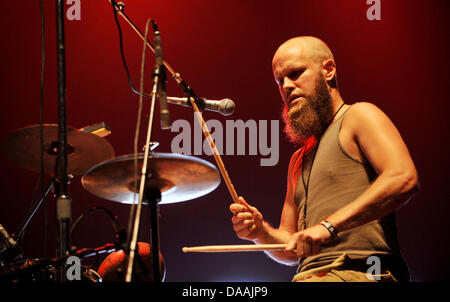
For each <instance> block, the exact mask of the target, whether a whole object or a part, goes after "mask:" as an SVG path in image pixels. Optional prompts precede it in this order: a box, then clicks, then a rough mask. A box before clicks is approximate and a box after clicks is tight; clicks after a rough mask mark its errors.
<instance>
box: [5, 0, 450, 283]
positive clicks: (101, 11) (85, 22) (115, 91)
mask: <svg viewBox="0 0 450 302" xmlns="http://www.w3.org/2000/svg"><path fill="white" fill-rule="evenodd" d="M44 2H45V3H44V6H45V7H44V10H45V20H46V31H45V34H46V47H47V48H46V56H47V63H46V66H45V68H46V69H45V70H46V72H45V76H46V82H45V107H44V111H45V112H44V121H45V122H46V123H57V121H58V116H57V99H56V91H57V90H56V41H55V40H56V31H55V24H56V21H55V7H54V1H44ZM126 4H127V7H126V12H127V14H128V16H129V17H130V18H131V19H132V20H133V21H134V22H135V23H136V24H137V25H138V26H139V28H140V29H141V30H142V31H143V30H144V25H145V22H146V20H147V18H153V19H155V20H156V21H157V22H158V25H159V29H160V31H161V35H162V41H163V50H164V56H165V59H166V60H167V61H168V62H169V64H170V65H171V66H172V67H174V69H175V70H176V71H178V72H179V73H181V75H182V76H183V78H184V79H185V81H186V82H187V83H188V84H190V85H191V86H192V87H193V88H194V90H195V91H196V92H197V94H198V95H200V96H204V97H208V98H211V99H215V98H216V99H221V98H225V97H228V98H231V99H233V100H234V101H235V103H236V111H235V113H234V114H233V115H232V116H230V117H227V118H225V117H223V116H221V115H218V114H215V113H210V112H206V113H205V114H204V117H205V119H218V120H221V121H223V123H225V120H226V119H233V120H238V119H243V120H244V121H247V120H249V119H254V120H256V121H259V120H276V119H279V113H280V109H281V99H280V97H279V95H278V91H277V87H276V85H275V83H274V81H273V76H272V74H271V58H272V55H273V53H274V51H275V50H276V48H277V47H278V45H280V44H281V43H282V42H284V41H285V40H287V39H288V38H291V37H293V36H297V35H315V36H318V37H320V38H322V39H323V40H325V41H326V42H327V43H328V44H329V45H330V47H331V48H332V50H333V52H334V55H335V58H336V61H337V66H338V74H339V87H340V90H341V93H342V95H343V98H344V99H345V100H346V101H347V103H353V102H355V101H360V100H366V101H370V102H373V103H375V104H376V105H377V106H379V107H380V108H381V109H382V110H384V111H385V112H386V113H387V114H388V115H389V116H390V118H391V119H392V120H393V121H394V123H395V124H396V126H397V127H398V129H399V131H400V132H401V134H402V136H403V138H404V140H405V142H406V144H407V145H408V147H409V149H410V152H411V155H412V157H413V159H414V161H415V163H416V166H417V169H418V170H419V173H420V181H421V192H420V193H419V194H418V195H417V196H416V197H415V198H414V199H413V200H412V201H411V202H410V203H409V204H407V205H405V206H404V207H402V208H401V209H400V210H399V211H398V226H399V232H400V241H401V244H402V247H403V253H404V256H405V258H406V260H407V261H408V263H409V266H410V270H411V273H412V280H414V281H435V280H444V279H445V278H446V277H444V276H446V275H447V271H448V269H449V263H450V261H449V260H448V255H449V252H450V248H449V244H448V234H449V230H450V228H449V223H448V222H447V216H448V215H447V213H448V211H449V208H450V206H449V202H448V201H449V197H448V195H449V194H448V193H449V189H448V187H449V186H448V184H447V180H448V175H447V170H448V167H449V159H448V156H447V155H448V152H447V149H448V143H447V141H448V139H449V131H448V122H447V116H448V114H449V110H448V106H447V101H448V97H447V93H448V82H449V81H448V79H449V77H448V70H449V63H448V53H449V50H450V49H449V47H448V45H447V44H448V43H447V42H448V37H449V31H448V25H449V24H448V23H449V22H448V20H447V14H448V11H449V10H448V9H449V7H448V1H445V0H434V1H425V0H422V1H407V0H401V1H386V0H381V20H380V21H369V20H367V18H366V11H367V9H368V8H369V5H367V4H366V1H364V0H358V1H355V0H352V1H350V0H346V1H333V0H318V1H287V0H279V1H222V0H220V1H219V0H216V1H205V0H193V1H181V0H172V1H144V0H128V1H126ZM2 10H3V14H2V19H1V22H2V24H1V26H0V35H1V37H2V39H1V41H2V42H1V43H2V47H1V63H2V64H1V65H2V67H1V81H0V98H1V101H0V138H1V139H3V138H4V137H5V136H6V135H7V134H8V133H10V132H12V131H14V130H16V129H18V128H21V127H25V126H28V125H32V124H37V123H38V122H39V76H40V63H41V62H40V56H41V43H40V14H39V6H38V1H10V2H9V3H8V5H6V6H3V7H2ZM120 21H121V24H122V29H123V33H124V48H125V52H126V56H127V59H128V64H129V68H130V70H131V73H132V77H133V82H134V85H135V86H136V87H138V85H139V68H140V63H141V52H142V41H141V40H140V39H139V38H138V37H137V36H136V34H135V33H134V32H133V31H132V30H131V29H130V27H129V26H128V25H127V24H125V23H124V22H123V20H122V19H120ZM65 26H66V48H67V50H66V56H67V58H66V62H67V115H68V125H70V126H72V127H76V128H81V127H83V126H85V125H90V124H94V123H97V122H102V121H104V122H106V123H107V124H108V125H109V126H110V127H111V129H112V134H111V135H109V136H108V137H107V140H108V141H109V142H110V143H111V144H112V145H113V146H114V148H115V152H116V156H119V155H124V154H130V153H132V151H133V137H134V131H135V124H136V115H137V105H138V96H137V95H135V94H134V93H132V92H131V91H130V87H129V85H128V83H127V78H126V75H125V72H124V68H123V65H122V62H121V60H120V53H119V43H118V34H117V28H116V26H115V23H114V19H113V14H112V9H111V6H110V5H109V2H108V1H106V0H96V1H92V0H90V1H87V0H81V20H79V21H67V20H66V23H65ZM147 58H148V60H147V62H146V70H147V73H146V78H147V80H146V90H147V91H149V90H150V89H151V84H152V83H151V77H150V76H151V70H152V68H153V65H154V59H153V55H152V54H151V53H150V52H148V53H147ZM168 95H171V96H182V91H181V89H180V88H179V87H178V86H177V85H176V84H175V82H174V81H172V80H171V79H169V83H168ZM147 105H148V103H147ZM147 108H148V106H146V107H145V110H147ZM170 110H171V116H172V120H176V119H181V118H182V119H187V120H189V121H190V122H191V125H193V122H194V121H193V115H192V113H191V111H190V110H189V109H188V108H183V107H175V106H173V105H170ZM280 126H282V124H281V122H280ZM281 128H282V127H280V160H279V163H278V165H276V166H274V167H260V166H259V161H260V157H261V156H236V155H234V156H223V157H222V159H223V161H224V163H225V166H226V167H227V170H228V172H229V174H230V177H231V179H232V181H233V183H234V186H235V187H236V190H237V191H238V194H240V195H243V196H245V197H246V199H247V201H248V202H250V203H252V204H253V205H255V206H257V207H258V208H259V209H260V210H261V212H262V213H263V215H264V217H265V219H266V220H267V221H269V222H270V223H271V224H272V225H274V226H277V225H278V223H279V217H280V212H281V206H282V204H283V201H284V194H285V191H286V168H287V164H288V160H289V158H290V156H291V154H292V153H293V152H294V151H295V148H294V146H292V145H291V144H289V143H288V142H286V140H285V139H284V135H283V133H282V129H281ZM142 129H145V125H144V126H143V128H142ZM142 132H145V131H144V130H142ZM175 135H176V133H171V132H170V131H162V130H160V129H159V118H158V117H157V115H156V119H155V123H154V132H153V140H156V141H159V142H160V143H161V145H160V146H159V147H158V149H157V151H159V152H170V142H171V139H172V138H173V137H174V136H175ZM141 144H142V143H141ZM36 152H38V150H36ZM199 157H201V158H204V159H206V160H208V161H210V162H212V163H214V159H213V157H210V156H206V155H203V156H199ZM0 167H1V178H2V179H1V180H2V181H1V182H0V192H1V199H0V224H2V225H3V226H4V227H5V228H6V229H7V230H8V231H10V232H11V233H12V232H14V231H16V229H17V228H18V226H19V225H20V223H21V221H22V220H23V219H24V218H25V216H26V213H27V211H28V208H29V206H30V201H31V198H32V194H33V190H34V186H35V183H36V181H37V179H38V174H37V173H34V172H29V171H27V170H24V169H22V168H19V167H17V166H15V165H14V164H12V163H10V162H8V161H6V160H5V159H4V158H3V157H1V158H0ZM69 193H70V196H71V197H72V199H73V207H72V210H73V218H74V219H76V218H77V217H78V216H79V215H80V214H82V213H83V212H85V211H86V210H88V209H89V208H91V207H94V206H104V207H107V208H109V209H110V210H112V211H113V212H114V213H115V214H117V215H118V216H119V218H120V221H121V223H122V224H123V225H125V226H126V225H127V220H128V210H129V206H128V205H122V204H118V203H114V202H111V201H107V200H103V199H101V198H98V197H95V196H93V195H92V194H90V193H88V192H87V191H85V190H84V189H83V188H82V186H81V184H80V176H77V177H75V179H74V180H73V181H72V183H71V184H70V185H69ZM47 202H48V209H49V222H50V229H49V233H48V234H49V243H48V249H49V256H54V246H55V244H54V239H55V236H54V234H55V231H54V199H53V197H51V196H50V197H49V198H48V199H47ZM230 202H231V198H230V196H229V194H228V192H227V190H226V187H225V184H224V183H223V182H222V183H221V184H220V186H219V187H218V188H217V189H216V190H215V191H213V192H212V193H210V194H208V195H206V196H203V197H201V198H198V199H196V200H192V201H188V202H185V203H177V204H169V205H162V206H161V217H160V236H161V251H162V254H163V256H164V258H165V260H166V269H167V278H166V280H167V281H290V279H291V277H292V276H293V274H294V271H295V268H293V267H286V266H282V265H280V264H277V263H275V262H273V261H271V260H270V259H269V258H268V257H266V256H265V255H264V253H224V254H184V253H183V252H182V251H181V248H182V247H183V246H196V245H212V244H241V243H246V242H243V241H242V240H240V239H238V238H236V237H235V235H234V232H233V230H232V227H231V222H230V219H231V215H230V213H229V211H228V206H229V204H230ZM145 217H146V216H145V212H144V216H143V218H144V219H143V224H142V227H141V230H142V231H141V234H140V240H142V241H146V240H147V238H148V224H147V222H146V221H145ZM43 230H44V228H43V209H40V210H39V212H38V213H37V215H36V216H35V217H34V218H33V220H32V222H31V224H30V226H29V228H28V230H27V232H26V235H25V238H24V245H23V248H24V250H25V255H26V257H28V258H35V257H43V251H44V246H43V237H44V235H43ZM112 238H113V232H112V229H111V226H110V224H109V221H108V219H107V218H106V217H105V216H104V215H102V214H101V213H94V214H92V215H91V216H89V217H88V218H87V219H86V220H84V221H83V222H82V223H80V225H79V227H77V229H76V230H75V232H74V234H73V238H72V241H73V242H72V243H73V245H76V246H78V247H96V246H100V245H103V244H104V243H106V242H111V241H112Z"/></svg>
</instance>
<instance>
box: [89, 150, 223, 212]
mask: <svg viewBox="0 0 450 302" xmlns="http://www.w3.org/2000/svg"><path fill="white" fill-rule="evenodd" d="M143 160H144V154H143V153H139V154H138V177H137V186H135V185H134V184H135V178H134V177H135V176H134V175H135V174H134V155H133V154H131V155H124V156H120V157H117V158H114V159H112V160H108V161H105V162H102V163H100V164H98V165H97V166H95V167H92V168H91V169H90V170H89V171H87V172H86V174H85V175H84V176H83V177H82V179H81V184H82V185H83V187H84V188H85V189H86V190H87V191H88V192H90V193H92V194H94V195H96V196H98V197H101V198H104V199H107V200H111V201H116V202H120V203H125V204H131V203H133V201H134V200H135V202H136V203H137V202H138V198H139V196H138V195H139V190H137V189H136V187H139V183H140V180H141V177H140V175H141V169H142V164H143ZM147 170H148V174H149V175H150V179H149V180H147V181H149V183H147V184H149V185H153V186H156V187H157V188H159V189H160V191H161V201H160V203H159V204H169V203H176V202H181V201H187V200H191V199H194V198H198V197H200V196H203V195H206V194H208V193H210V192H211V191H213V190H214V189H216V188H217V186H218V185H219V183H220V175H219V172H218V170H217V168H216V167H215V166H214V165H213V164H211V163H209V162H208V161H205V160H202V159H199V158H196V157H192V156H186V155H181V154H173V153H152V154H150V155H149V160H148V169H147Z"/></svg>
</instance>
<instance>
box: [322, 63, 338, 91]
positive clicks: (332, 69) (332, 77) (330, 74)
mask: <svg viewBox="0 0 450 302" xmlns="http://www.w3.org/2000/svg"><path fill="white" fill-rule="evenodd" d="M322 72H323V75H324V77H325V80H326V82H327V83H328V84H329V85H330V86H331V87H333V88H337V74H336V63H335V62H334V60H333V59H327V60H325V61H323V65H322Z"/></svg>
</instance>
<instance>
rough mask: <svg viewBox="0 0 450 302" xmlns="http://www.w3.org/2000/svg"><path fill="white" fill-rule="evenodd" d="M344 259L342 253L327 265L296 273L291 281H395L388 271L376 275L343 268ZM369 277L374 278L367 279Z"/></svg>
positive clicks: (345, 257) (345, 258)
mask: <svg viewBox="0 0 450 302" xmlns="http://www.w3.org/2000/svg"><path fill="white" fill-rule="evenodd" d="M346 261H348V257H347V255H346V254H343V255H341V256H340V257H339V258H338V259H336V260H335V261H334V262H333V263H331V264H329V265H325V266H322V267H316V268H313V269H310V270H307V271H305V272H301V273H298V274H297V275H295V276H294V278H293V279H292V282H397V280H396V279H395V277H394V276H393V275H392V274H391V273H390V272H389V271H382V273H381V274H380V275H376V276H375V275H369V276H368V275H367V273H366V272H361V271H355V270H348V269H343V268H342V267H343V266H344V264H345V263H346ZM369 277H375V278H372V279H369ZM376 279H378V280H376Z"/></svg>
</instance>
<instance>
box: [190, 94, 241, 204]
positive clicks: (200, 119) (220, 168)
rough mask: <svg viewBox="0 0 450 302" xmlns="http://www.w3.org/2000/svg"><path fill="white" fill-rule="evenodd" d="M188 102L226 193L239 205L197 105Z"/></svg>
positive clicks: (192, 99)
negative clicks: (220, 175)
mask: <svg viewBox="0 0 450 302" xmlns="http://www.w3.org/2000/svg"><path fill="white" fill-rule="evenodd" d="M189 101H190V102H191V105H192V108H193V109H194V112H195V113H194V115H195V116H196V118H197V121H198V123H199V124H200V127H202V131H203V134H204V135H205V138H206V139H207V140H208V143H209V147H210V148H211V151H212V153H213V155H214V159H215V160H216V163H217V166H218V168H219V171H220V173H221V174H222V177H223V180H224V181H225V184H226V185H227V188H228V191H229V192H230V195H231V198H232V199H233V201H234V202H235V203H241V202H240V201H239V196H238V195H237V193H236V190H235V189H234V186H233V183H232V182H231V179H230V177H229V176H228V172H227V169H226V168H225V165H224V164H223V161H222V158H221V157H220V154H219V151H218V150H217V147H216V144H215V143H214V140H213V139H212V137H211V133H210V132H209V129H208V126H207V125H206V123H205V120H204V119H203V116H202V113H201V112H200V110H199V109H198V106H197V104H196V103H195V100H194V98H192V97H191V98H189Z"/></svg>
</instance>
